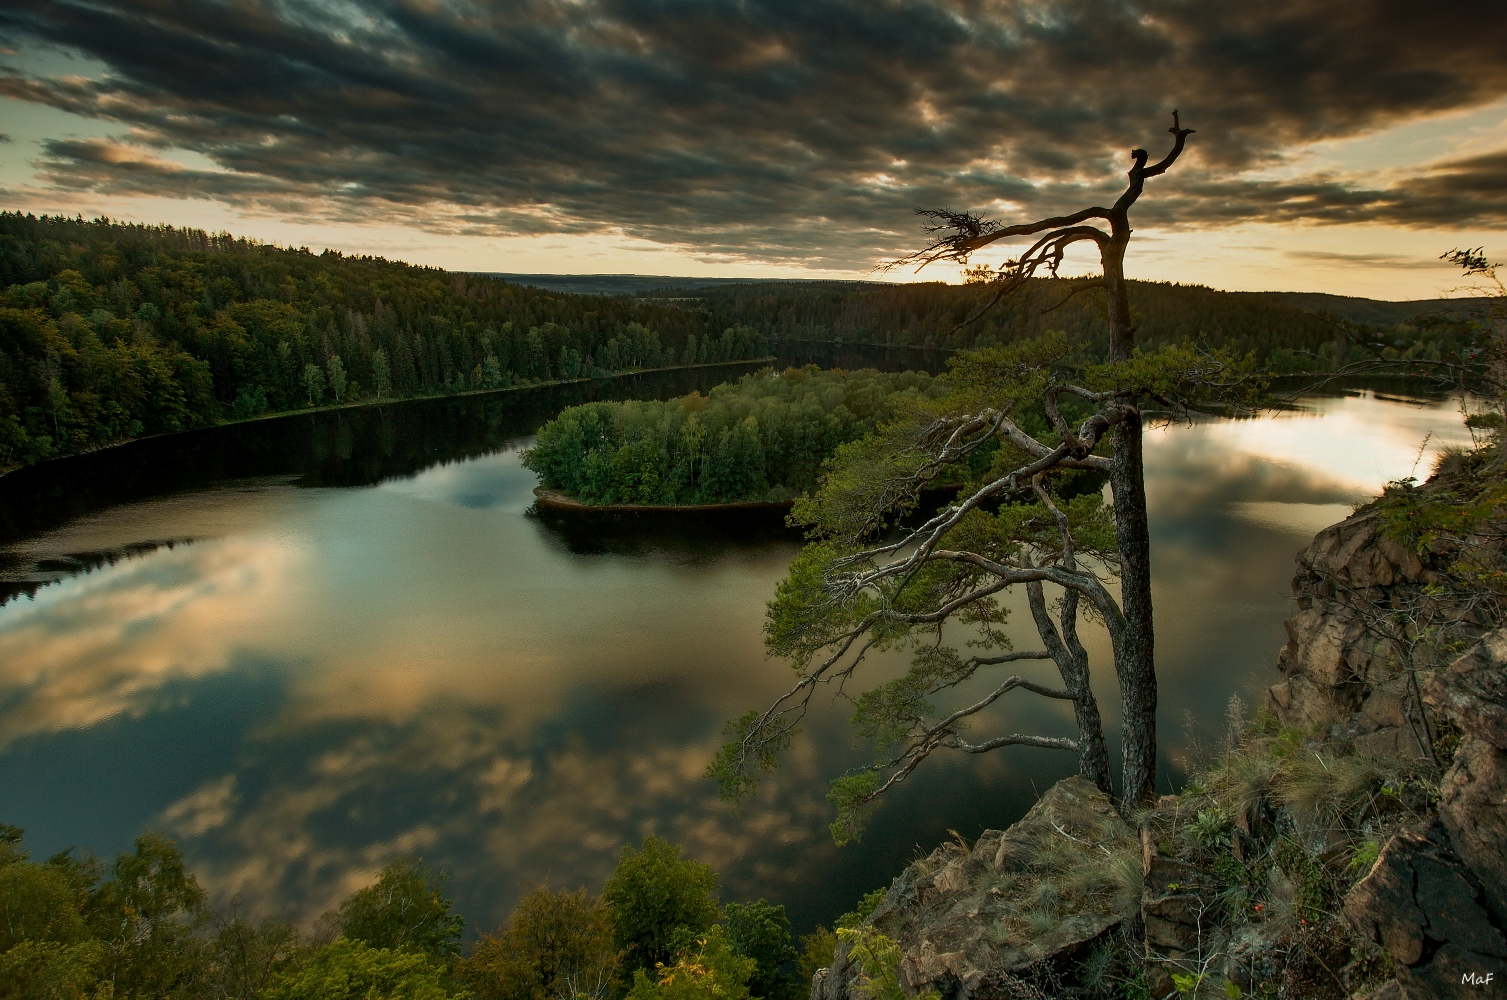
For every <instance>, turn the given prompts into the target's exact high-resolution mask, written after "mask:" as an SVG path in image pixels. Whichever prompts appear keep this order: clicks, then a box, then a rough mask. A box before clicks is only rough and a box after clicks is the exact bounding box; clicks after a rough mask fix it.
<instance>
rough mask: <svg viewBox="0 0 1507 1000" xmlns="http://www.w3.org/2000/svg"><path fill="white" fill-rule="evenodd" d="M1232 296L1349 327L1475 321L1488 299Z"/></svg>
mask: <svg viewBox="0 0 1507 1000" xmlns="http://www.w3.org/2000/svg"><path fill="white" fill-rule="evenodd" d="M1231 294H1236V295H1255V296H1258V297H1264V298H1268V299H1271V300H1272V301H1275V302H1281V303H1284V304H1286V305H1290V306H1292V307H1294V308H1295V309H1301V310H1302V311H1304V312H1311V313H1332V314H1333V315H1336V316H1340V317H1342V318H1344V319H1348V320H1350V321H1351V322H1352V323H1382V324H1386V325H1388V326H1390V325H1392V324H1394V323H1408V322H1411V321H1412V320H1414V319H1416V318H1418V317H1419V316H1451V317H1457V318H1458V317H1468V318H1479V317H1482V316H1484V315H1485V314H1486V313H1487V311H1488V310H1489V309H1490V307H1491V300H1490V299H1483V298H1459V299H1413V300H1411V301H1407V302H1387V301H1384V300H1382V299H1362V298H1357V297H1355V296H1351V295H1329V294H1326V293H1324V292H1235V293H1231Z"/></svg>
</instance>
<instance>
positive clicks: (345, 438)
mask: <svg viewBox="0 0 1507 1000" xmlns="http://www.w3.org/2000/svg"><path fill="white" fill-rule="evenodd" d="M751 367H752V366H751V365H749V364H747V363H744V364H732V365H719V366H712V367H705V368H690V369H681V370H673V371H660V372H646V373H643V374H638V375H624V376H620V377H618V378H612V379H600V380H596V381H590V382H573V383H567V384H564V385H558V386H547V387H541V388H535V389H526V390H514V391H508V392H498V393H485V394H479V395H471V396H452V397H440V398H436V399H415V400H406V401H404V402H400V403H389V404H385V405H379V406H364V407H357V408H352V409H345V410H327V411H322V412H317V413H309V414H292V415H289V416H284V417H274V418H271V419H267V420H258V421H252V422H250V423H241V424H231V425H227V426H224V427H213V428H206V429H203V430H197V431H189V432H186V433H182V434H173V435H165V436H163V437H157V438H148V439H145V440H141V441H135V442H132V443H131V444H128V445H123V446H121V447H118V448H109V449H105V450H103V451H98V452H94V453H91V454H88V455H79V456H74V457H71V458H67V459H60V460H56V461H52V462H44V463H41V464H39V465H35V466H31V467H29V468H24V469H19V470H17V471H15V472H12V473H9V474H7V475H5V476H0V544H5V543H8V542H13V541H15V540H17V539H20V538H24V537H26V536H29V535H34V534H37V533H39V532H42V531H46V530H47V529H49V528H53V527H56V526H58V525H60V524H63V523H65V522H67V521H70V520H72V519H74V518H76V517H80V516H82V515H85V514H88V513H91V512H94V511H97V510H101V509H103V508H106V507H112V506H115V505H117V504H123V503H131V502H134V501H138V500H143V499H147V498H150V497H154V496H161V495H165V494H170V493H176V492H181V491H185V490H193V489H196V488H199V487H203V486H207V485H210V484H213V483H218V482H224V481H227V480H234V479H246V478H253V477H257V476H288V475H292V476H297V477H299V478H298V484H299V485H302V486H368V485H371V484H373V483H378V482H381V481H382V480H384V479H389V478H392V477H394V476H408V475H412V474H413V473H415V472H417V471H419V470H420V469H425V468H428V467H430V466H432V465H435V464H439V463H444V462H455V461H461V460H464V459H467V458H474V457H476V456H478V455H485V454H487V453H489V452H492V451H496V450H497V449H498V448H501V447H504V446H506V445H507V444H508V443H509V442H511V441H514V440H516V439H518V438H520V437H526V436H528V435H530V434H532V433H534V431H536V430H538V429H539V427H540V425H541V424H543V423H544V422H545V421H547V420H549V419H550V418H551V417H553V416H554V415H555V414H557V413H559V412H560V411H561V410H562V409H564V408H565V407H567V406H574V405H576V404H578V403H588V402H593V401H596V400H603V399H663V398H666V397H668V396H675V395H680V394H683V393H688V392H690V391H692V390H696V391H698V392H702V393H705V392H707V391H708V390H710V389H711V387H712V386H714V385H718V384H720V383H722V382H726V381H728V380H729V379H735V378H737V377H738V376H739V375H740V374H742V373H743V372H746V371H749V370H750V369H751Z"/></svg>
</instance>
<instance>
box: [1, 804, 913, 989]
mask: <svg viewBox="0 0 1507 1000" xmlns="http://www.w3.org/2000/svg"><path fill="white" fill-rule="evenodd" d="M21 841H22V831H21V830H20V829H18V828H16V827H13V826H6V825H3V824H0V997H5V998H7V1000H12V998H13V1000H149V998H150V1000H210V998H213V1000H231V998H234V1000H623V998H624V997H627V998H629V1000H801V998H803V997H804V996H805V995H806V992H807V990H808V989H809V983H810V980H811V975H812V974H813V973H814V972H815V971H816V970H817V969H818V968H822V967H824V966H826V965H829V964H830V963H831V961H832V954H833V948H834V946H835V943H836V935H835V934H834V932H833V931H831V930H828V929H827V928H824V927H818V928H817V929H816V930H814V931H813V932H812V933H811V934H808V935H805V936H803V937H802V938H800V939H799V941H797V940H796V939H794V938H793V937H792V935H791V930H790V921H789V919H788V918H787V917H786V915H785V907H784V906H782V905H776V904H771V903H768V902H766V901H765V900H762V899H760V900H757V901H756V902H752V903H727V904H725V905H724V904H722V903H720V902H719V901H718V894H719V889H718V876H717V873H716V872H715V871H714V870H713V869H712V868H711V866H709V865H706V864H704V863H702V862H699V861H696V860H693V859H688V858H684V857H682V856H681V849H680V848H679V847H678V846H675V845H673V844H671V843H669V842H668V841H666V840H663V839H662V838H659V837H655V836H649V837H647V838H646V839H645V840H644V842H643V844H642V846H641V847H639V848H635V847H633V846H632V845H628V846H625V847H624V848H623V851H622V854H621V856H620V857H619V859H618V862H617V865H616V867H615V869H614V870H613V873H612V875H611V877H610V878H608V879H607V881H606V883H605V885H604V886H603V889H602V892H601V894H600V895H599V896H593V895H591V894H589V893H588V892H587V891H586V890H585V889H579V890H576V891H568V890H557V889H551V888H550V887H549V886H547V885H541V886H539V887H537V888H535V889H534V890H533V891H532V892H530V893H528V894H527V895H525V896H524V897H523V899H522V900H521V901H520V902H519V903H518V905H517V906H516V907H515V908H514V910H513V912H512V913H511V914H510V915H509V917H508V918H507V920H506V921H505V922H504V923H503V924H502V926H501V927H498V928H496V929H495V930H493V931H491V932H489V933H484V934H481V935H480V936H479V937H478V938H477V939H475V940H474V941H472V942H471V943H470V944H469V945H468V946H465V947H463V946H462V935H463V930H464V925H465V921H464V920H463V919H462V917H461V916H460V915H459V914H457V913H455V912H454V911H453V909H452V906H451V901H450V900H449V898H447V897H446V895H445V891H446V877H445V875H444V874H443V873H442V872H436V871H434V870H432V869H431V868H429V867H428V866H427V865H425V864H424V862H423V861H422V860H420V859H419V858H417V857H404V858H399V859H397V860H395V861H393V862H392V863H390V864H388V865H387V866H386V867H384V868H383V869H382V870H381V872H380V874H379V875H378V877H377V879H376V880H375V882H374V883H373V884H372V885H370V886H368V887H367V888H364V889H361V890H359V891H357V892H356V893H354V894H352V895H351V896H350V897H349V898H347V899H346V900H345V901H344V902H342V903H341V904H340V905H339V907H338V908H337V909H336V910H334V911H332V912H330V913H327V914H325V915H324V917H322V918H321V919H320V920H319V921H318V922H317V923H316V924H315V925H314V930H313V931H312V933H306V932H303V931H300V929H299V928H298V927H297V926H296V925H295V924H293V923H291V922H289V921H286V920H278V919H268V918H260V917H257V916H255V915H251V914H248V913H245V912H243V911H242V910H240V909H239V908H238V907H237V906H236V905H234V904H232V905H230V906H229V907H226V908H223V909H221V910H218V911H216V910H214V909H212V908H211V907H209V906H208V905H207V903H206V894H205V891H204V889H203V887H202V886H200V884H199V882H198V880H197V879H196V878H195V876H194V875H193V873H192V872H190V871H189V870H188V869H187V867H186V866H185V864H184V857H183V854H182V852H181V851H180V850H179V849H178V847H177V845H176V844H175V843H174V842H173V841H172V840H170V839H169V838H167V837H164V836H161V835H159V834H146V835H144V836H142V837H140V838H138V839H137V841H136V844H135V849H134V851H132V852H130V853H126V854H121V855H119V856H117V857H116V858H115V860H114V861H113V862H105V861H103V860H101V859H99V858H96V857H94V856H92V855H85V856H79V855H76V854H74V852H73V851H71V850H70V851H65V852H62V853H60V854H56V855H54V856H52V857H50V858H48V859H46V860H45V861H41V862H38V861H33V860H32V859H31V858H30V856H29V854H28V853H27V852H26V851H24V850H23V849H22V847H21ZM882 895H883V893H882V892H875V893H870V894H869V895H868V896H866V897H865V898H864V899H863V900H862V901H860V903H859V905H858V907H857V908H856V909H855V910H854V911H853V912H851V913H847V914H844V915H843V916H842V917H840V918H838V920H837V922H836V925H837V927H838V928H839V930H838V932H837V933H848V932H849V929H852V928H856V927H858V926H859V925H860V924H861V923H862V920H863V919H864V918H865V917H867V916H868V914H869V913H870V912H871V911H872V910H873V909H874V907H875V906H876V905H877V904H878V902H879V899H880V898H881V897H882ZM876 971H877V970H876ZM888 972H889V974H890V975H891V977H893V972H894V970H893V969H891V970H888ZM896 1000H898V997H897V998H896Z"/></svg>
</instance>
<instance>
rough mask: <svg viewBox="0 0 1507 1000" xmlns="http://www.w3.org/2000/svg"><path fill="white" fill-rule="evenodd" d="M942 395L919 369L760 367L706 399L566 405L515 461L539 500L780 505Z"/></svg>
mask: <svg viewBox="0 0 1507 1000" xmlns="http://www.w3.org/2000/svg"><path fill="white" fill-rule="evenodd" d="M946 391H947V390H946V387H945V385H944V383H943V382H942V381H941V380H940V379H937V378H935V377H933V376H931V375H927V374H926V373H924V372H902V373H898V374H892V373H885V372H878V371H874V370H872V369H866V370H863V371H854V372H849V371H842V370H840V369H834V370H830V371H823V370H821V369H819V368H817V367H815V366H807V367H805V368H787V369H786V370H785V371H783V372H778V373H777V372H775V371H774V370H773V369H769V368H766V369H763V370H761V371H759V372H755V373H753V374H750V375H745V376H744V377H743V378H741V379H739V380H738V381H737V382H731V383H727V384H725V385H719V386H717V387H716V388H714V389H712V390H711V392H710V393H709V394H708V395H706V396H703V395H701V394H700V393H696V392H693V393H691V394H690V395H687V396H681V397H679V398H676V399H669V400H629V401H626V402H610V403H609V402H602V403H585V404H582V405H580V406H572V407H570V408H569V409H566V410H564V411H562V412H561V413H560V415H559V416H558V417H556V418H555V419H554V420H551V421H550V422H549V423H548V424H545V425H544V427H542V428H541V429H540V430H539V435H538V438H537V439H536V441H535V443H534V447H533V448H531V449H530V450H529V451H528V452H527V454H526V455H525V456H524V460H523V463H524V465H525V466H527V467H528V468H530V469H532V470H533V471H535V472H537V473H538V474H539V478H540V482H541V487H540V488H541V491H543V494H544V496H546V497H551V496H553V497H563V498H565V499H566V500H567V501H568V502H569V501H573V502H575V503H577V504H582V505H587V506H604V507H605V506H657V507H681V506H683V507H695V506H709V505H732V504H783V503H789V502H791V501H792V500H794V499H795V498H796V497H797V496H799V495H800V494H802V493H804V492H806V491H808V490H810V489H811V488H812V487H814V486H815V485H816V482H817V478H818V476H819V475H820V473H821V468H822V463H823V462H824V461H826V459H827V458H828V457H829V456H831V454H832V453H833V452H834V451H836V450H837V448H838V447H839V446H840V445H843V444H846V443H848V442H850V441H856V440H858V439H859V438H862V437H863V436H864V435H866V434H868V433H869V432H870V431H872V430H874V429H875V428H876V427H878V426H879V425H880V424H882V423H884V422H885V421H887V420H888V419H890V418H892V417H893V416H895V415H896V414H898V413H899V412H900V410H901V408H902V407H903V406H905V405H906V404H907V402H911V401H917V400H922V399H937V398H940V397H941V396H943V395H944V394H945V393H946Z"/></svg>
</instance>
